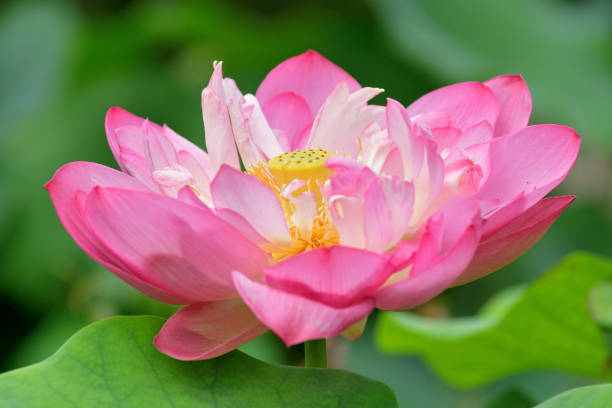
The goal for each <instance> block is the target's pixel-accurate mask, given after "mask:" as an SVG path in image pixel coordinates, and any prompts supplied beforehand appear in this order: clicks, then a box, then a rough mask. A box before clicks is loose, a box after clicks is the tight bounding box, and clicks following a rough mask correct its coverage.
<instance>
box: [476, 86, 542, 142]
mask: <svg viewBox="0 0 612 408" xmlns="http://www.w3.org/2000/svg"><path fill="white" fill-rule="evenodd" d="M484 84H485V85H486V86H488V87H489V88H491V90H492V91H493V92H494V93H495V96H496V97H497V101H498V102H499V108H500V110H499V116H498V118H497V123H496V124H495V136H503V135H506V134H508V133H513V132H516V131H517V130H520V129H522V128H524V127H525V126H527V123H529V116H530V115H531V93H530V92H529V88H527V84H526V83H525V80H524V79H523V76H522V75H501V76H498V77H495V78H491V79H489V80H488V81H487V82H485V83H484Z"/></svg>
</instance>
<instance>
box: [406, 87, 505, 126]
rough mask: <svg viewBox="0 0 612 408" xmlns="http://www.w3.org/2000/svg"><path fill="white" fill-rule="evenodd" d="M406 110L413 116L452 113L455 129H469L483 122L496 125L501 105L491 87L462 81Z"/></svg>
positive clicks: (426, 96) (433, 92) (418, 101)
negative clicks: (429, 113) (430, 113)
mask: <svg viewBox="0 0 612 408" xmlns="http://www.w3.org/2000/svg"><path fill="white" fill-rule="evenodd" d="M406 111H407V112H408V115H409V116H410V117H413V116H416V115H419V114H424V113H428V112H445V113H448V114H450V116H451V118H452V126H453V127H456V128H459V129H461V130H465V129H467V128H468V127H470V126H472V125H474V124H476V123H479V122H482V121H483V120H486V121H487V122H489V123H490V124H491V125H493V124H495V120H496V119H497V115H498V113H499V104H498V102H497V98H496V97H495V94H494V93H493V91H491V89H489V88H488V87H487V86H485V85H483V84H481V83H480V82H462V83H459V84H454V85H449V86H445V87H443V88H440V89H436V90H435V91H432V92H430V93H428V94H427V95H425V96H422V97H421V98H419V99H417V100H416V101H415V102H413V103H412V104H411V105H410V106H408V108H407V109H406Z"/></svg>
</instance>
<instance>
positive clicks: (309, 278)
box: [264, 246, 393, 308]
mask: <svg viewBox="0 0 612 408" xmlns="http://www.w3.org/2000/svg"><path fill="white" fill-rule="evenodd" d="M264 270H265V275H264V281H265V282H266V283H267V284H268V285H270V287H272V288H275V289H279V290H282V291H285V292H290V293H293V294H295V295H300V296H304V297H307V298H309V299H312V300H316V301H318V302H321V303H325V304H327V305H329V306H333V307H336V308H344V307H348V306H350V305H351V304H354V303H357V302H360V301H362V300H364V299H365V298H367V297H368V296H369V295H370V294H371V293H372V292H374V291H375V290H376V289H377V288H378V287H379V286H380V285H381V284H382V283H383V282H384V281H385V280H387V278H388V277H389V275H390V274H391V273H392V272H393V265H392V264H391V263H390V262H389V261H388V260H387V256H385V255H380V254H377V253H374V252H368V251H364V250H360V249H356V248H350V247H343V246H333V247H329V248H319V249H315V250H312V251H309V252H306V253H303V254H300V255H296V256H294V257H291V258H289V259H287V260H285V261H283V262H281V263H279V264H277V265H274V266H271V267H267V268H265V269H264Z"/></svg>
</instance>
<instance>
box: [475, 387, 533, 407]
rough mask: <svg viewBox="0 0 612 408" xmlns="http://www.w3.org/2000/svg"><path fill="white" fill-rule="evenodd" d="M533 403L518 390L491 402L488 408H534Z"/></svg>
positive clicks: (512, 389) (503, 394) (513, 390)
mask: <svg viewBox="0 0 612 408" xmlns="http://www.w3.org/2000/svg"><path fill="white" fill-rule="evenodd" d="M532 407H533V401H532V400H531V398H529V397H528V396H526V395H525V393H523V392H522V391H520V390H517V389H516V388H510V389H509V390H508V391H506V392H504V393H502V394H501V395H499V396H497V397H496V398H494V399H493V400H491V401H489V403H488V404H487V407H486V408H532Z"/></svg>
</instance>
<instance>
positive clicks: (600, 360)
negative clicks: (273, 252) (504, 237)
mask: <svg viewBox="0 0 612 408" xmlns="http://www.w3.org/2000/svg"><path fill="white" fill-rule="evenodd" d="M609 279H612V262H610V261H608V260H605V259H602V258H599V257H596V256H593V255H588V254H575V255H572V256H569V257H568V258H567V259H566V260H565V261H563V262H562V263H561V264H559V265H558V266H557V267H555V268H554V269H553V270H552V271H550V272H549V273H548V274H546V275H545V276H543V277H542V278H541V279H539V280H538V281H537V282H536V283H534V284H533V285H531V286H530V287H529V288H527V289H524V290H523V289H514V290H512V291H511V292H505V293H502V294H500V295H498V296H497V297H495V298H494V299H492V300H491V301H490V303H488V304H487V305H486V306H485V307H484V308H483V310H482V311H481V313H479V315H478V316H476V317H471V318H455V319H448V320H431V319H426V318H423V317H419V316H416V315H414V314H410V313H384V314H382V316H381V317H380V318H379V321H378V326H377V328H376V341H377V343H378V345H379V347H380V348H381V349H382V350H383V351H385V352H389V353H417V354H420V355H422V356H423V357H424V358H425V359H426V360H427V361H428V362H429V364H430V365H431V367H432V368H433V369H434V370H435V371H436V372H437V373H438V374H439V375H440V376H441V377H442V378H443V379H444V380H446V381H447V382H449V383H450V384H453V385H455V386H459V387H474V386H478V385H482V384H485V383H488V382H490V381H493V380H496V379H499V378H502V377H504V376H508V375H511V374H515V373H519V372H523V371H527V370H534V369H553V370H560V371H565V372H569V373H576V374H581V375H587V376H592V377H598V376H601V375H602V373H603V372H604V370H605V369H606V363H607V360H608V357H609V350H608V348H607V346H606V342H605V340H604V336H603V334H602V332H601V331H600V330H599V328H598V326H597V324H596V323H595V322H594V321H593V320H592V319H591V317H590V316H589V311H588V308H587V296H588V293H589V290H590V289H591V288H592V287H593V285H594V284H596V283H598V282H602V281H606V280H609ZM608 307H612V305H608Z"/></svg>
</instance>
